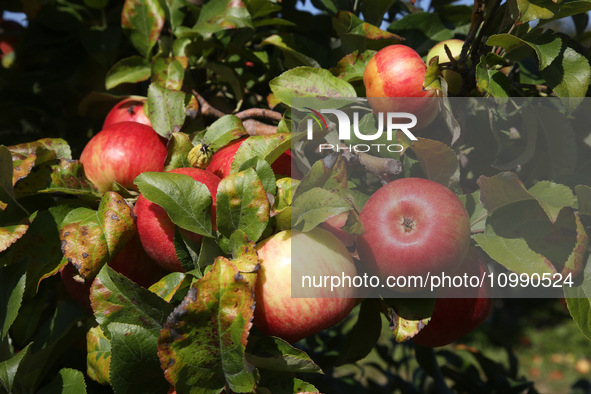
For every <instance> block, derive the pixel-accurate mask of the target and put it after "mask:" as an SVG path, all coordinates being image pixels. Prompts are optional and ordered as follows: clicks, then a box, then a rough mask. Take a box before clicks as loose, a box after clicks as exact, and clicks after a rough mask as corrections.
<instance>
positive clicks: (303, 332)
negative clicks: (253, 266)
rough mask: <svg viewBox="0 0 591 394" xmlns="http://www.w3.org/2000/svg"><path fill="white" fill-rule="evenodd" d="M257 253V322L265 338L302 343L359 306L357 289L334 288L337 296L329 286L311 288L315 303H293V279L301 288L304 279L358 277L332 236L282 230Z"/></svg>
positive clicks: (320, 231) (305, 300) (296, 300)
mask: <svg viewBox="0 0 591 394" xmlns="http://www.w3.org/2000/svg"><path fill="white" fill-rule="evenodd" d="M292 243H293V244H294V248H293V256H292ZM257 252H258V256H259V262H260V265H261V269H260V270H259V271H258V276H257V282H256V287H255V300H256V308H255V311H254V320H253V323H254V325H255V327H257V328H258V329H259V330H261V331H262V332H263V333H264V334H266V335H272V336H276V337H279V338H282V339H284V340H286V341H287V342H290V343H293V342H297V341H299V340H300V339H303V338H305V337H307V336H309V335H312V334H315V333H317V332H319V331H322V330H324V329H327V328H329V327H332V326H334V325H335V324H337V323H339V322H340V321H341V320H343V319H344V318H345V317H346V316H347V315H348V314H349V312H351V309H353V307H354V306H355V303H356V301H357V299H356V298H355V297H356V293H357V292H356V288H355V287H350V288H349V287H341V288H335V291H334V292H331V291H330V290H331V289H330V284H329V286H328V287H324V288H318V287H312V288H306V289H305V290H306V294H308V291H309V294H310V295H312V296H315V297H316V298H292V286H291V278H292V274H293V275H294V277H295V279H296V281H298V283H299V279H298V278H301V277H302V276H303V275H306V276H316V277H318V276H325V275H335V276H339V277H341V275H347V276H350V277H351V278H353V277H354V276H355V275H357V269H356V268H355V264H354V263H353V259H352V258H351V256H350V255H349V252H348V251H347V248H346V247H345V246H344V245H343V244H342V243H341V242H340V241H339V240H338V239H337V238H336V237H335V236H334V235H332V234H331V233H329V232H328V231H326V230H323V229H321V228H318V227H317V228H315V229H314V230H312V231H310V232H307V233H302V232H300V231H297V230H286V231H282V232H280V233H277V234H275V235H273V236H272V237H270V238H267V239H266V240H264V241H262V242H260V243H259V244H258V245H257ZM292 257H293V260H292ZM292 262H293V264H292ZM323 297H340V298H323Z"/></svg>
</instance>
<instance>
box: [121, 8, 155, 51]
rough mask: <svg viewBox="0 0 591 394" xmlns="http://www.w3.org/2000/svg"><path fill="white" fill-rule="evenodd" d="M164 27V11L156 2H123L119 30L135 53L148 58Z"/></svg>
mask: <svg viewBox="0 0 591 394" xmlns="http://www.w3.org/2000/svg"><path fill="white" fill-rule="evenodd" d="M162 26H164V10H163V9H162V7H161V6H160V2H159V1H158V0H125V4H124V5H123V12H122V13H121V28H122V29H123V32H124V33H125V35H126V36H127V37H129V40H130V41H131V43H132V44H133V46H134V47H135V49H137V51H138V52H139V53H140V55H142V56H143V57H145V58H148V59H149V58H150V56H151V51H152V48H153V47H154V45H155V44H156V42H157V41H158V37H160V31H161V30H162Z"/></svg>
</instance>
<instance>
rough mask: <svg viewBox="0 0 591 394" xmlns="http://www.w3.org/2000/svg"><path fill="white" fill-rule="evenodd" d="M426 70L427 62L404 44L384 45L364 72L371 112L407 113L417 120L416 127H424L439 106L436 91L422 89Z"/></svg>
mask: <svg viewBox="0 0 591 394" xmlns="http://www.w3.org/2000/svg"><path fill="white" fill-rule="evenodd" d="M426 73H427V65H426V64H425V62H424V61H423V59H422V58H421V57H420V56H419V54H418V53H417V52H416V51H415V50H414V49H412V48H410V47H407V46H406V45H390V46H387V47H386V48H383V49H382V50H380V51H379V52H378V53H376V54H375V55H374V57H372V58H371V60H370V61H369V63H367V66H366V67H365V71H364V73H363V83H364V85H365V90H366V96H367V98H368V102H369V105H370V106H371V108H372V109H373V110H374V112H410V113H412V114H413V115H415V116H416V117H417V120H418V123H417V125H416V126H415V128H417V129H419V128H422V127H425V126H427V125H428V124H429V123H431V122H432V121H433V119H435V117H436V116H437V114H438V109H437V99H435V98H434V97H436V95H437V91H436V90H425V89H424V88H423V82H424V81H425V74H426ZM407 98H410V100H408V99H407Z"/></svg>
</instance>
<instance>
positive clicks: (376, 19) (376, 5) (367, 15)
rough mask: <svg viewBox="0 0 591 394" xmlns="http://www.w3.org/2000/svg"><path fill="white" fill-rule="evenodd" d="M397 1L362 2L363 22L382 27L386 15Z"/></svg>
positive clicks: (374, 0) (371, 0)
mask: <svg viewBox="0 0 591 394" xmlns="http://www.w3.org/2000/svg"><path fill="white" fill-rule="evenodd" d="M395 2H396V0H377V1H376V0H364V1H362V2H361V12H362V13H363V20H365V21H366V22H367V23H371V24H372V25H375V26H380V25H381V24H382V20H383V19H384V14H385V13H386V12H387V11H388V10H389V9H390V7H392V5H393V4H394V3H395Z"/></svg>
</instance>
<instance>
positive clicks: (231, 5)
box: [192, 0, 253, 35]
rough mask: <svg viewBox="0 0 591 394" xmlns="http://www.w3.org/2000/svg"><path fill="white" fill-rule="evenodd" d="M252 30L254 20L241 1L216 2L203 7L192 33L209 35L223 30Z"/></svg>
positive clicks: (220, 0)
mask: <svg viewBox="0 0 591 394" xmlns="http://www.w3.org/2000/svg"><path fill="white" fill-rule="evenodd" d="M241 27H250V28H252V27H253V25H252V19H251V17H250V14H249V13H248V10H247V9H246V7H245V6H244V3H243V2H242V1H241V0H216V1H210V2H208V3H207V4H205V5H204V6H203V8H202V9H201V12H200V13H199V19H198V20H197V23H196V24H195V27H194V28H193V29H192V31H195V32H197V33H199V34H202V35H208V34H211V33H215V32H218V31H221V30H227V29H238V28H241Z"/></svg>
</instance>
